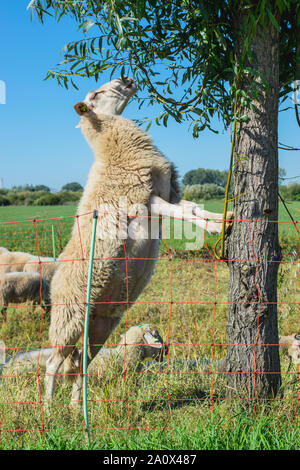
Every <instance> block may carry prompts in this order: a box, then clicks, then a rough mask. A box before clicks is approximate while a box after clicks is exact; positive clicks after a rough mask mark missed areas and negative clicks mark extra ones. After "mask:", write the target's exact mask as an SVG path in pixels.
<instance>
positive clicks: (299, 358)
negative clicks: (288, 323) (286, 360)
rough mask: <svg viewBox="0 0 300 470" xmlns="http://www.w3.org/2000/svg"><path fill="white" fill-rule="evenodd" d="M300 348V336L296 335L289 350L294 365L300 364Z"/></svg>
mask: <svg viewBox="0 0 300 470" xmlns="http://www.w3.org/2000/svg"><path fill="white" fill-rule="evenodd" d="M299 348H300V335H298V334H296V335H295V336H294V339H293V341H292V344H291V345H290V347H289V348H288V355H289V357H290V358H291V361H292V362H293V363H294V364H299V363H300V355H299Z"/></svg>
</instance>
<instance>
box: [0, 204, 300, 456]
mask: <svg viewBox="0 0 300 470" xmlns="http://www.w3.org/2000/svg"><path fill="white" fill-rule="evenodd" d="M205 208H206V209H207V210H211V211H217V210H218V211H221V208H222V202H221V201H211V202H210V203H208V204H207V206H205ZM23 209H24V211H23ZM299 209H300V204H299V203H295V204H294V205H293V211H294V216H295V218H298V219H299V218H300V217H299V215H298V212H297V211H299ZM6 210H7V212H5V211H6ZM18 211H19V212H18ZM35 211H41V212H35ZM72 211H73V212H72ZM74 211H75V207H74V206H62V207H51V208H47V207H46V208H44V207H42V208H11V207H8V208H0V220H3V219H5V220H8V218H10V220H16V219H19V220H25V219H31V218H32V217H41V218H49V217H57V216H58V217H59V216H68V215H72V214H74ZM283 217H284V216H283V215H282V220H284V219H283ZM67 220H68V223H69V225H67V224H66V222H65V221H64V222H63V221H59V222H61V223H62V224H65V225H66V230H65V231H63V229H64V226H65V225H62V228H61V232H59V227H60V226H59V225H58V223H57V225H55V230H56V234H60V236H57V240H56V241H57V249H59V243H61V246H62V247H63V246H64V244H65V243H66V241H67V239H68V236H69V233H70V230H71V227H72V223H73V221H72V219H67ZM27 224H29V225H30V226H31V230H32V225H33V222H27ZM39 224H41V225H39ZM43 224H44V223H42V222H37V223H36V225H38V227H39V228H38V234H39V242H40V246H41V248H42V249H41V254H50V255H51V246H52V242H51V225H52V221H51V223H50V224H49V223H47V224H45V225H43ZM20 225H23V224H20ZM29 225H28V226H29ZM6 227H8V226H7V225H2V226H1V225H0V237H2V238H0V246H1V245H5V244H6V243H4V242H3V240H6V242H7V244H8V243H11V244H13V243H15V246H16V249H20V250H25V249H27V248H28V247H29V246H31V247H32V251H33V252H34V253H35V252H36V251H35V242H36V232H35V230H34V231H33V235H32V234H31V235H30V236H29V233H31V232H29V231H22V230H19V227H17V228H16V227H15V232H16V233H15V234H14V237H15V238H13V236H12V234H13V232H10V231H6ZM18 234H19V235H20V234H21V235H20V237H19V238H18V236H17V235H18ZM5 236H6V237H7V238H4V237H5ZM287 240H288V242H289V236H288V237H287ZM42 242H43V243H42ZM175 242H176V241H175ZM175 242H174V241H173V240H170V241H168V246H169V247H171V249H173V252H172V253H173V255H174V256H173V258H172V260H171V261H170V260H169V257H168V253H167V250H166V247H165V246H163V247H162V250H161V254H160V258H161V259H160V260H159V261H158V263H157V266H156V269H155V273H154V276H153V278H152V280H151V282H150V284H149V285H148V286H147V287H146V288H145V290H144V292H143V293H142V295H141V296H140V297H139V299H138V301H137V302H136V303H135V305H133V307H132V308H131V309H130V311H129V314H128V316H127V315H126V314H125V316H124V319H123V320H122V322H121V324H120V325H119V327H118V328H117V329H116V330H115V332H114V333H113V335H112V337H111V338H110V339H109V341H108V345H109V344H111V345H112V344H115V343H117V342H118V341H119V338H120V334H121V333H122V332H123V331H124V328H125V325H127V328H129V327H130V326H132V325H138V324H141V323H151V324H153V325H155V326H156V327H157V328H158V330H159V331H160V333H161V335H162V337H163V338H164V339H165V340H166V341H169V342H170V348H169V359H170V364H172V361H176V360H178V359H180V360H194V359H199V358H200V359H202V358H203V359H210V358H212V357H213V359H214V360H216V361H217V360H219V359H222V358H223V357H224V356H225V353H226V346H225V344H226V317H227V305H226V302H227V286H228V268H227V266H226V264H225V263H224V262H221V261H216V260H214V261H213V260H212V259H211V257H210V256H209V255H207V253H204V252H201V251H199V252H196V253H194V254H193V253H190V252H184V251H181V248H180V245H177V247H176V245H175V244H173V245H172V243H175ZM178 246H179V248H178ZM174 247H175V248H174ZM298 269H299V266H298V265H297V264H295V263H284V264H282V265H281V267H280V275H279V282H278V285H279V293H278V302H279V305H278V316H279V330H280V334H283V335H284V334H291V333H293V332H299V312H298V310H299V309H298V305H297V304H295V302H299V284H298V281H297V272H298ZM215 296H216V299H217V305H216V308H214V298H215ZM171 298H172V300H173V303H170V300H171ZM287 302H289V303H290V305H286V303H287ZM7 314H8V321H7V323H6V324H4V323H0V339H1V340H2V341H4V342H5V345H6V352H7V354H8V355H10V354H15V353H16V352H18V351H20V350H24V349H28V348H37V347H38V346H39V345H40V346H41V347H47V346H49V342H48V327H49V317H47V316H44V315H43V316H42V312H41V310H40V308H39V307H35V308H32V307H31V306H30V305H27V304H23V305H21V306H16V307H14V306H13V305H12V306H11V307H10V308H9V309H8V312H7ZM212 340H213V347H212V346H211V341H212ZM281 359H282V361H281V367H282V380H283V384H282V391H281V394H280V395H279V396H278V399H277V400H271V401H270V403H268V406H265V407H264V408H263V407H262V405H261V404H259V403H257V404H256V406H255V408H254V412H253V406H251V405H250V406H249V407H248V408H247V407H246V406H242V405H243V402H238V401H235V402H231V401H229V400H226V377H225V376H224V375H223V374H218V373H213V374H212V375H209V374H204V373H203V372H201V371H200V373H199V371H198V373H186V372H187V371H186V370H185V369H183V370H182V369H179V370H173V369H170V370H169V373H166V371H165V370H159V369H154V373H153V374H150V373H147V374H140V375H137V374H135V375H134V374H127V375H125V376H124V375H117V376H116V375H108V376H106V378H102V380H101V383H100V384H99V383H96V384H95V383H94V382H93V381H92V380H91V378H89V380H88V399H89V420H90V427H91V429H92V431H91V448H93V449H107V450H110V449H111V450H112V449H115V450H118V449H119V450H121V449H125V450H129V449H133V450H135V449H168V450H172V449H186V450H188V449H191V450H193V449H210V450H221V449H240V450H242V449H256V450H271V449H272V450H277V449H287V450H289V449H297V450H298V449H299V448H300V425H299V419H298V412H299V409H298V408H299V407H298V404H299V374H298V372H299V371H298V370H297V368H296V366H294V365H292V367H291V368H290V369H288V366H289V364H288V360H287V358H286V356H284V354H283V353H282V356H281ZM43 373H44V371H43V370H41V371H40V374H41V375H40V376H38V375H37V374H36V373H34V372H32V373H31V374H27V375H26V374H23V376H22V375H20V376H17V377H11V378H6V379H4V378H3V379H2V381H0V448H1V449H17V448H23V449H60V450H63V449H69V450H71V449H84V448H86V436H85V432H84V420H83V413H82V410H79V411H78V412H74V410H72V411H71V410H70V409H69V406H68V400H69V399H70V392H71V385H70V384H69V383H66V382H63V383H62V384H60V385H59V386H58V387H57V390H56V392H55V400H56V403H54V404H53V408H52V414H51V416H50V417H48V416H47V415H46V414H45V413H44V410H43V381H44V380H43V379H44V378H43Z"/></svg>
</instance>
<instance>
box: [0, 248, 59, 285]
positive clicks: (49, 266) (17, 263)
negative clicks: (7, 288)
mask: <svg viewBox="0 0 300 470" xmlns="http://www.w3.org/2000/svg"><path fill="white" fill-rule="evenodd" d="M57 267H58V262H57V261H56V260H55V259H54V258H50V257H45V256H40V257H38V256H35V255H31V254H30V253H25V252H22V251H8V250H7V249H6V248H2V247H0V274H4V273H10V272H22V271H24V272H37V273H40V272H41V273H42V277H43V278H44V279H45V281H47V282H48V283H50V282H51V279H52V277H53V275H54V273H55V271H56V269H57Z"/></svg>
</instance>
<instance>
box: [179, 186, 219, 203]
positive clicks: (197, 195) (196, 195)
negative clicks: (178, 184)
mask: <svg viewBox="0 0 300 470" xmlns="http://www.w3.org/2000/svg"><path fill="white" fill-rule="evenodd" d="M224 194H225V189H224V188H223V187H221V186H218V185H217V184H213V183H211V184H192V185H189V186H184V188H183V198H184V199H188V200H193V199H194V200H197V199H206V200H207V199H212V198H218V197H223V196H224Z"/></svg>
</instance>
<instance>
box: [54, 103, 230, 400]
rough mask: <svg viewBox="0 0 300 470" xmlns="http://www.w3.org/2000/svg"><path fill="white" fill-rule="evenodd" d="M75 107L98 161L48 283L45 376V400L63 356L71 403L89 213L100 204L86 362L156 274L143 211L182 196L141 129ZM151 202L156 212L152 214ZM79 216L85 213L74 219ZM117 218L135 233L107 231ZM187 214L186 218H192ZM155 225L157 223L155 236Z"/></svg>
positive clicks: (154, 243)
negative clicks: (50, 349)
mask: <svg viewBox="0 0 300 470" xmlns="http://www.w3.org/2000/svg"><path fill="white" fill-rule="evenodd" d="M75 109H76V111H77V112H78V114H80V115H81V116H82V119H81V122H80V127H81V130H82V133H83V135H84V136H85V137H86V139H87V141H88V142H89V144H90V145H91V147H92V149H93V151H94V154H95V162H94V163H93V165H92V168H91V170H90V173H89V177H88V181H87V185H86V187H85V190H84V193H83V196H82V199H81V201H80V204H79V207H78V210H77V214H78V218H77V222H76V223H75V225H74V229H73V232H72V237H71V240H70V241H69V243H68V244H67V246H66V248H65V250H64V251H63V253H62V254H61V256H60V261H62V263H61V265H60V266H59V267H58V269H57V271H56V273H55V275H54V277H53V280H52V284H51V301H52V304H53V307H52V311H51V324H50V330H49V337H50V341H51V344H52V346H53V347H54V353H53V354H52V355H51V357H50V358H49V360H48V361H47V367H46V377H45V384H46V400H47V401H48V402H51V401H52V398H53V391H54V383H55V375H56V374H57V372H58V370H59V367H60V366H61V364H62V363H63V361H64V360H65V359H66V362H65V371H66V373H67V374H72V375H73V378H74V385H73V391H72V399H71V404H74V405H75V404H78V402H79V400H80V393H81V376H80V375H79V370H80V367H79V366H80V363H81V357H80V354H79V351H78V349H77V347H76V346H75V345H76V343H77V341H78V340H79V338H80V337H81V336H82V328H83V321H84V311H85V304H84V302H85V292H84V287H85V286H86V285H87V272H88V258H89V250H90V241H91V226H92V212H93V211H94V210H95V209H98V211H99V212H100V216H99V220H98V224H97V235H96V243H95V256H94V266H93V273H92V279H93V281H92V289H91V299H90V303H91V310H90V324H89V330H88V342H89V348H88V363H89V362H90V361H91V360H92V359H93V358H94V357H95V355H96V354H97V352H98V351H99V350H100V349H101V347H102V345H103V344H104V343H105V341H106V340H107V338H108V337H109V336H110V334H111V333H112V331H113V330H114V328H115V327H116V326H117V325H118V324H119V322H120V321H121V319H122V316H123V313H124V311H126V310H127V308H129V307H130V305H131V303H132V302H134V301H135V300H136V299H137V297H138V296H139V295H140V293H141V292H142V291H143V289H144V287H145V286H146V284H147V283H148V281H149V280H150V278H151V275H152V274H153V270H154V266H155V263H156V260H157V257H158V251H159V244H160V240H159V236H157V237H154V238H151V236H150V233H151V220H150V218H148V217H147V216H146V217H145V209H146V213H147V214H150V212H151V215H154V216H159V215H163V216H170V215H172V210H175V216H176V210H179V209H181V208H180V206H179V205H178V204H173V203H174V202H175V203H177V202H178V201H180V196H179V186H178V183H177V175H176V172H175V170H174V167H173V165H172V164H171V163H170V162H169V161H168V160H167V159H166V158H165V157H164V156H163V155H162V154H161V153H160V152H159V151H158V150H157V149H156V147H155V146H154V145H153V143H152V141H151V139H150V137H149V136H148V135H147V134H146V133H145V132H143V131H142V130H141V129H140V128H138V127H137V126H136V125H135V124H134V123H133V122H132V121H129V120H127V119H124V118H122V117H120V116H112V115H107V114H101V113H98V112H97V114H96V113H95V112H94V111H93V107H92V106H91V107H88V106H87V105H86V104H85V103H78V104H77V105H75ZM124 198H126V207H125V208H124V207H123V208H122V209H120V200H122V201H123V200H124ZM121 206H122V204H121ZM107 207H108V208H109V210H107ZM153 207H154V211H153V210H152V211H150V208H153ZM129 212H130V213H131V219H130V216H128V214H129ZM178 213H179V212H178ZM80 214H87V215H85V216H81V217H79V215H80ZM173 215H174V214H173ZM119 216H120V218H122V220H124V218H125V220H126V221H128V220H129V221H130V220H132V219H133V220H132V222H131V224H130V225H131V228H132V227H133V226H134V230H133V231H132V232H133V233H132V234H131V236H129V237H127V238H126V237H123V238H122V237H119V236H112V234H118V233H119V230H120V227H119ZM181 216H182V212H181ZM185 219H186V220H189V221H191V217H190V216H189V217H185ZM196 223H197V224H198V225H200V226H201V227H203V228H206V229H207V230H208V231H212V232H216V231H217V232H219V231H220V229H221V224H220V223H216V222H209V221H205V220H197V221H196ZM129 229H130V226H129ZM160 229H161V227H160V222H159V231H158V235H160V234H161V230H160ZM129 231H130V230H129ZM82 253H83V255H84V256H82ZM82 257H84V260H82V261H81V259H82ZM64 260H73V261H68V262H67V263H64V262H63V261H64Z"/></svg>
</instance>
